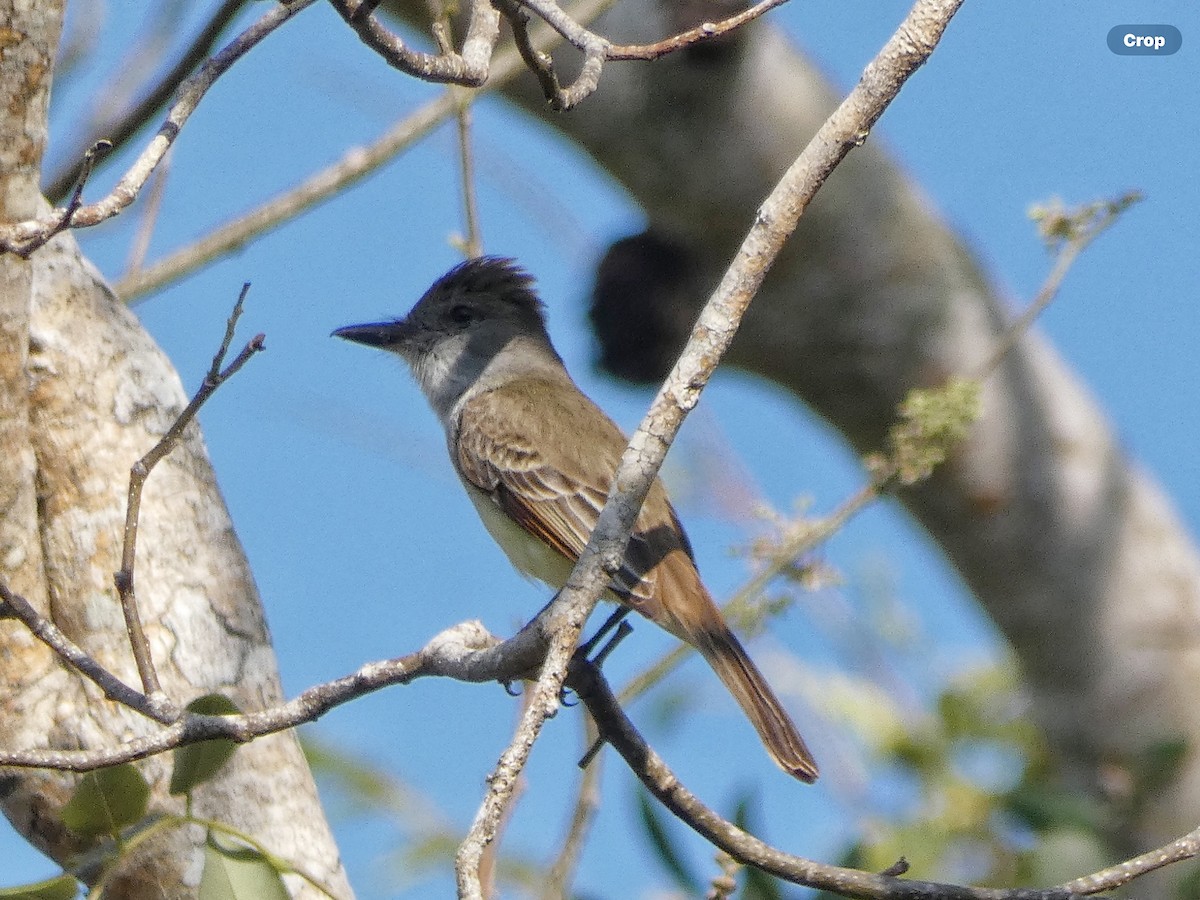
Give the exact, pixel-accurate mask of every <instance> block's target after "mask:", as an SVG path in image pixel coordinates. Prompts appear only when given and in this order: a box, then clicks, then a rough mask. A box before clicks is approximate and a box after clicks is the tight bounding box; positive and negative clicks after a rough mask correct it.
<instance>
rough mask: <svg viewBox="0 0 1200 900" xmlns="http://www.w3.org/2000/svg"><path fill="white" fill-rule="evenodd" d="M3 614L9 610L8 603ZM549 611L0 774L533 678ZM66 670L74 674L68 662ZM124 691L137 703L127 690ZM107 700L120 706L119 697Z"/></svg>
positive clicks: (16, 755) (111, 759)
mask: <svg viewBox="0 0 1200 900" xmlns="http://www.w3.org/2000/svg"><path fill="white" fill-rule="evenodd" d="M14 596H15V595H12V594H10V593H9V592H8V591H7V590H6V589H4V588H3V586H2V585H0V599H4V600H5V601H6V602H9V601H8V598H9V597H14ZM17 599H18V600H19V599H20V598H17ZM9 606H10V608H13V609H16V607H15V606H14V605H13V604H12V603H11V602H9ZM548 611H549V607H547V609H546V610H543V611H542V613H541V614H540V615H539V617H537V618H535V619H534V620H533V621H532V622H530V623H529V625H527V626H526V627H525V628H523V629H522V630H521V631H520V632H518V633H517V634H516V635H514V636H513V637H512V638H510V639H509V640H507V641H501V640H500V639H499V638H496V637H494V636H493V635H492V634H490V633H489V632H488V631H487V629H486V628H484V627H483V625H482V623H480V622H478V621H470V622H463V623H460V624H458V625H455V626H454V627H452V628H448V629H446V630H445V631H442V632H440V633H439V634H437V635H435V636H434V637H433V638H432V639H431V640H430V641H429V642H428V643H427V644H426V645H425V646H424V647H423V648H421V649H420V650H418V651H417V652H416V653H412V654H409V655H407V656H402V657H397V658H395V659H390V660H383V661H380V662H373V663H367V664H366V665H363V666H362V667H360V668H359V669H358V670H357V671H356V672H353V673H351V674H350V675H347V676H345V677H343V678H339V679H337V680H335V681H330V682H326V683H324V684H319V685H315V686H314V687H311V688H309V689H308V690H306V691H304V692H303V693H301V694H299V695H298V696H297V697H296V698H295V699H293V700H290V701H288V702H287V703H283V704H280V705H278V706H273V707H270V708H268V709H264V710H260V711H257V712H252V713H245V714H243V715H232V716H209V715H197V714H195V713H184V714H183V717H182V718H180V719H178V720H177V721H174V722H172V723H171V724H170V725H168V726H167V727H166V728H163V729H162V730H161V731H159V732H157V733H156V734H152V735H149V736H146V737H141V738H134V739H132V740H129V741H126V742H124V743H122V744H118V745H117V746H115V747H108V748H101V749H97V750H0V766H13V767H19V768H38V769H56V770H60V771H67V772H90V771H93V770H95V769H101V768H104V767H105V766H112V765H117V764H119V763H125V762H133V761H135V760H139V759H145V758H147V757H149V756H155V755H157V754H159V753H164V752H166V751H168V750H173V749H175V748H176V747H181V746H184V745H185V744H195V743H198V742H200V741H208V740H213V739H215V738H226V739H228V740H232V741H236V742H238V743H243V744H244V743H247V742H248V741H252V740H254V739H255V738H259V737H263V736H264V735H268V734H274V733H275V732H278V731H285V730H287V729H289V728H295V727H296V726H297V725H302V724H304V723H306V722H313V721H316V720H317V719H319V718H320V717H321V716H323V715H324V714H325V713H327V712H329V710H331V709H333V708H335V707H337V706H341V705H342V704H343V703H349V702H350V701H352V700H356V699H358V698H359V697H362V696H365V695H366V694H370V693H373V692H374V691H377V690H379V689H381V688H385V687H388V686H389V685H393V684H408V683H409V682H411V681H414V680H416V679H417V678H423V677H429V676H441V677H445V678H454V679H456V680H458V681H467V682H476V683H478V682H485V681H499V682H504V683H507V682H512V681H518V680H520V679H522V678H525V677H527V676H528V675H529V673H530V672H532V671H533V670H535V669H536V668H537V665H538V663H539V662H540V661H541V659H542V657H543V656H544V654H545V643H544V641H543V639H542V637H541V631H542V629H543V628H544V624H543V623H542V619H543V617H544V616H545V615H546V613H547V612H548ZM35 615H36V614H35ZM76 649H78V648H76ZM78 652H79V654H80V655H81V656H82V657H84V665H87V666H88V667H89V668H91V667H93V666H95V663H94V661H92V660H91V659H90V657H87V656H86V654H83V652H82V651H78ZM69 662H70V663H71V665H73V666H75V667H76V668H80V666H79V664H78V663H77V662H75V661H74V660H70V661H69ZM98 683H99V682H98ZM128 690H129V691H132V693H133V695H134V696H135V697H136V696H140V695H138V694H137V692H136V691H133V689H132V688H129V689H128ZM114 699H117V700H118V701H119V702H126V701H125V697H115V698H114ZM130 705H132V704H130ZM134 708H135V709H136V708H138V707H136V706H134ZM139 711H140V710H139Z"/></svg>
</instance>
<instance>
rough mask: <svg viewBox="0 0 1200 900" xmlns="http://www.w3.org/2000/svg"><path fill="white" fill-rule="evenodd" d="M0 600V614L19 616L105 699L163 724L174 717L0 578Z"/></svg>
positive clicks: (14, 617)
mask: <svg viewBox="0 0 1200 900" xmlns="http://www.w3.org/2000/svg"><path fill="white" fill-rule="evenodd" d="M0 601H3V603H2V604H0V617H2V618H12V619H18V620H20V621H21V622H22V623H23V624H24V625H25V627H26V628H28V629H29V632H30V633H31V634H32V635H33V636H34V637H35V638H37V639H38V640H39V641H41V642H42V643H43V644H45V645H46V646H47V647H49V648H50V649H51V650H53V651H54V652H55V653H56V654H58V656H59V658H60V659H62V661H63V662H65V663H66V664H67V665H68V666H70V667H71V668H72V669H74V670H75V671H76V672H78V673H79V674H80V675H82V676H84V677H85V678H87V679H88V680H89V681H91V682H92V683H93V684H95V685H96V686H97V687H98V688H100V690H102V691H103V692H104V696H105V697H106V698H107V699H109V700H112V701H115V702H116V703H120V704H121V705H123V706H127V707H128V708H129V709H132V710H134V711H135V712H139V713H141V714H142V715H143V716H146V717H147V718H150V719H154V720H156V721H158V722H161V723H163V724H164V725H165V724H169V723H171V722H173V721H174V720H175V719H176V717H177V713H176V712H174V711H169V710H166V709H165V708H164V707H163V705H161V704H155V703H152V702H151V701H150V698H149V697H147V696H146V695H145V694H142V693H141V692H139V691H137V690H135V689H134V688H131V687H130V686H129V685H127V684H126V683H125V682H123V681H122V680H121V679H120V678H118V677H117V676H116V675H114V674H113V673H112V672H110V671H108V669H106V668H104V666H102V665H100V663H98V662H97V661H96V660H95V659H94V658H93V657H91V656H89V655H88V654H87V653H86V652H85V651H84V650H83V648H81V647H80V646H79V645H78V644H76V643H75V642H74V641H72V640H71V639H70V638H69V637H67V636H66V635H65V634H63V632H62V630H61V629H60V628H59V627H58V626H57V625H55V624H54V623H53V622H51V621H50V620H49V619H47V618H46V617H45V616H42V615H41V614H39V613H38V611H37V610H36V609H34V608H33V604H32V603H30V602H29V601H28V600H26V599H25V598H24V597H22V596H21V595H20V594H17V593H14V592H13V591H12V590H11V589H10V588H9V587H8V585H7V584H5V583H4V582H3V581H0Z"/></svg>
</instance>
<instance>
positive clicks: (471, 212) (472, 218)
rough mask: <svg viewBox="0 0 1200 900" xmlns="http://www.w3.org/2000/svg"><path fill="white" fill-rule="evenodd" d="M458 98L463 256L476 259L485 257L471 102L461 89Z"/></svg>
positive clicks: (457, 117)
mask: <svg viewBox="0 0 1200 900" xmlns="http://www.w3.org/2000/svg"><path fill="white" fill-rule="evenodd" d="M453 93H454V94H455V95H456V96H457V97H458V111H457V115H456V119H457V125H458V159H459V164H460V170H461V176H460V177H461V181H462V200H463V220H464V221H465V223H466V226H467V234H466V237H465V238H464V239H463V247H462V249H463V255H464V256H466V257H467V258H468V259H474V258H475V257H477V256H482V255H483V231H482V229H481V227H480V224H479V205H478V200H477V198H476V193H475V160H474V156H473V155H472V153H471V100H470V98H469V96H468V95H467V94H466V92H465V91H463V90H462V89H461V88H458V89H454V90H453Z"/></svg>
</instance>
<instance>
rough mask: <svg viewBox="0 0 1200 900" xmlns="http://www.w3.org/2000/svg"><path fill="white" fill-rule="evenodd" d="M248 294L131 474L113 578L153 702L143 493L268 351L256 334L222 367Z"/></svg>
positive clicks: (245, 287) (156, 687)
mask: <svg viewBox="0 0 1200 900" xmlns="http://www.w3.org/2000/svg"><path fill="white" fill-rule="evenodd" d="M249 290H250V285H249V283H247V284H244V285H243V286H242V290H241V293H240V294H238V299H237V303H235V304H234V307H233V313H232V314H231V315H230V317H229V321H228V322H227V323H226V325H225V336H224V338H223V339H222V341H221V346H220V349H218V350H217V353H216V355H215V356H214V357H213V361H212V366H211V368H210V369H209V371H208V374H207V375H206V376H205V378H204V382H203V383H202V384H201V385H200V389H199V390H198V391H196V394H195V396H194V397H192V399H191V402H190V403H188V405H187V406H186V407H184V410H183V412H181V413H180V414H179V416H178V417H177V418H176V419H175V421H174V422H173V423H172V424H171V427H170V428H168V429H167V432H166V434H164V435H163V436H162V438H160V439H159V441H158V443H157V444H155V445H154V446H153V447H152V448H151V449H150V451H149V452H148V453H146V455H145V456H143V457H142V458H141V459H139V460H138V461H137V462H136V463H134V464H133V467H132V469H131V470H130V472H129V500H128V503H127V505H126V508H125V541H124V547H123V548H122V551H121V568H120V570H119V571H117V572H116V573H115V574H114V575H113V581H114V582H115V583H116V586H117V594H118V596H119V597H120V599H121V610H122V612H123V613H124V615H125V629H126V631H127V632H128V634H129V643H130V646H131V647H132V649H133V658H134V660H135V662H136V663H137V668H138V675H139V676H140V677H141V679H142V688H143V689H144V690H145V692H146V694H147V695H149V696H151V697H157V696H158V695H159V694H160V693H161V692H162V687H161V685H160V684H159V681H158V672H157V671H156V670H155V668H154V658H153V654H152V653H151V651H150V642H149V640H147V638H146V632H145V630H144V629H143V628H142V620H141V615H140V614H139V613H138V606H137V595H136V592H135V590H134V564H135V562H136V560H137V536H138V518H139V516H140V514H141V509H142V489H143V488H144V487H145V485H146V479H147V478H149V476H150V473H151V472H152V471H153V470H154V467H155V466H156V465H158V463H159V462H160V461H161V460H162V459H163V458H164V457H166V456H167V455H168V454H169V453H170V452H171V451H172V450H174V449H175V447H176V446H178V444H179V442H180V441H181V440H182V439H183V432H184V430H185V429H186V428H187V426H188V425H190V424H191V422H192V419H194V418H195V417H196V413H197V412H199V410H200V407H201V406H203V405H204V403H205V401H206V400H208V398H209V397H211V396H212V395H213V392H214V391H216V390H217V388H219V387H220V386H221V385H222V384H224V383H225V382H226V381H228V380H229V379H230V378H231V377H233V376H234V375H235V374H237V372H238V370H239V369H241V368H242V366H244V365H245V364H246V363H247V362H248V361H249V360H250V357H252V356H253V355H254V354H255V353H257V352H259V351H260V350H262V349H263V347H264V344H263V341H264V340H265V336H264V335H262V334H259V335H256V336H255V337H253V338H252V339H251V340H250V342H249V343H247V344H246V346H245V347H243V348H242V352H241V353H239V354H238V355H237V357H235V358H234V360H233V362H231V363H230V364H229V365H228V366H226V367H225V369H222V368H221V364H222V363H223V362H224V361H225V356H226V355H227V354H228V353H229V345H230V343H231V342H232V341H233V334H234V329H235V328H236V326H237V320H238V318H239V317H240V316H241V314H242V305H243V304H244V303H245V300H246V292H247V291H249Z"/></svg>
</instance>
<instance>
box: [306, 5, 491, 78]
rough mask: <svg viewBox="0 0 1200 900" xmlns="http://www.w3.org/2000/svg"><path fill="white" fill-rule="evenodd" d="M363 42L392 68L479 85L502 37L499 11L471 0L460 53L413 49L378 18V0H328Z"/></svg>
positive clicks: (417, 75)
mask: <svg viewBox="0 0 1200 900" xmlns="http://www.w3.org/2000/svg"><path fill="white" fill-rule="evenodd" d="M329 2H330V4H331V5H332V6H333V8H334V9H335V10H337V14H338V15H339V16H341V17H342V20H343V21H344V22H345V23H346V24H347V25H349V26H350V27H351V28H352V29H354V33H355V34H357V35H358V36H359V39H360V40H362V42H363V43H364V44H366V45H367V46H368V47H370V48H371V49H372V50H374V51H375V52H376V53H378V54H379V55H380V56H381V57H383V59H384V61H385V62H387V64H388V65H390V66H392V67H393V68H396V69H399V70H400V71H401V72H404V73H406V74H408V75H412V76H414V77H416V78H420V79H422V80H424V81H435V82H441V83H445V84H458V85H462V86H463V87H479V86H480V85H482V84H483V83H484V82H485V81H487V79H488V68H489V66H490V64H491V58H492V51H493V50H494V49H495V47H496V41H498V40H499V39H500V15H499V13H497V12H496V10H495V9H493V8H492V5H491V4H490V3H488V2H487V0H472V2H471V17H470V22H469V24H468V25H467V34H466V37H465V38H463V48H462V52H461V53H454V52H443V53H423V52H422V51H420V50H410V49H409V48H408V47H407V46H405V44H404V41H402V40H401V39H400V38H399V37H398V36H397V35H395V34H393V33H392V32H390V31H388V30H387V29H386V28H384V27H383V25H381V24H380V23H379V20H378V19H376V18H375V16H374V11H375V7H376V6H378V0H329Z"/></svg>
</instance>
